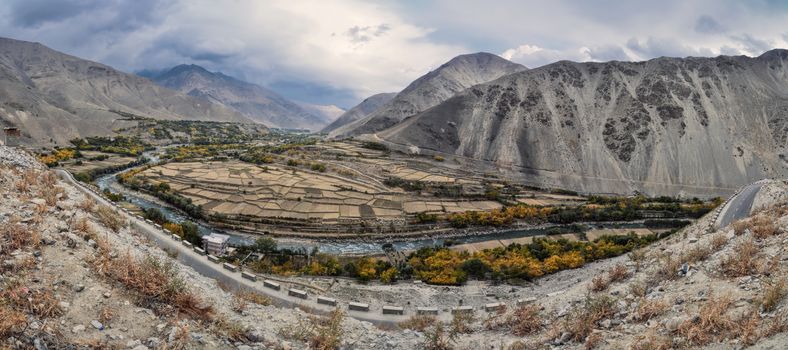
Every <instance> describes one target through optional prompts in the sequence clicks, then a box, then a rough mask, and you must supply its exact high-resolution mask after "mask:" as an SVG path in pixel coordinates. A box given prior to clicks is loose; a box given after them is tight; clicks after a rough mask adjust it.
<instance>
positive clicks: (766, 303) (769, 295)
mask: <svg viewBox="0 0 788 350" xmlns="http://www.w3.org/2000/svg"><path fill="white" fill-rule="evenodd" d="M765 284H766V286H765V288H764V292H763V298H762V299H761V309H762V310H763V311H764V312H772V311H774V309H775V308H776V307H777V305H778V304H780V301H782V299H783V298H784V297H785V294H786V291H785V280H784V279H779V280H773V281H768V282H765Z"/></svg>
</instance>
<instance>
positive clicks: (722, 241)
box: [710, 233, 728, 252]
mask: <svg viewBox="0 0 788 350" xmlns="http://www.w3.org/2000/svg"><path fill="white" fill-rule="evenodd" d="M710 244H711V250H712V251H715V252H716V251H719V250H720V249H722V247H724V246H725V245H726V244H728V238H727V237H725V234H724V233H718V234H715V235H714V236H711V242H710Z"/></svg>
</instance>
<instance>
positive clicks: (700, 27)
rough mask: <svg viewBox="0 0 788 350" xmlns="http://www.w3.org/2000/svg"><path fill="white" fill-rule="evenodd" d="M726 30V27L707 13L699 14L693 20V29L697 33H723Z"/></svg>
mask: <svg viewBox="0 0 788 350" xmlns="http://www.w3.org/2000/svg"><path fill="white" fill-rule="evenodd" d="M726 30H727V29H726V28H725V27H724V26H723V25H722V24H720V23H719V22H717V20H715V19H714V17H711V16H709V15H703V16H700V17H698V20H697V21H696V22H695V31H696V32H698V33H704V34H717V33H723V32H725V31H726Z"/></svg>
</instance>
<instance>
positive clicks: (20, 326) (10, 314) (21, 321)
mask: <svg viewBox="0 0 788 350" xmlns="http://www.w3.org/2000/svg"><path fill="white" fill-rule="evenodd" d="M25 328H27V317H26V316H25V314H24V313H22V312H19V311H18V310H15V309H13V308H9V307H6V306H3V305H0V338H7V337H10V336H11V335H14V334H17V333H20V332H22V331H24V329H25Z"/></svg>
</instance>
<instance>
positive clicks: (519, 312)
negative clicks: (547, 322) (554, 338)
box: [507, 305, 543, 337]
mask: <svg viewBox="0 0 788 350" xmlns="http://www.w3.org/2000/svg"><path fill="white" fill-rule="evenodd" d="M507 323H508V325H509V327H510V328H511V331H512V334H514V335H516V336H518V337H524V336H526V335H530V334H534V333H536V332H538V331H540V330H541V329H542V327H543V325H542V315H541V314H540V312H539V307H538V306H536V305H522V306H520V307H518V308H516V309H515V310H514V312H513V313H512V314H511V315H510V316H509V317H508V319H507Z"/></svg>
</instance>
